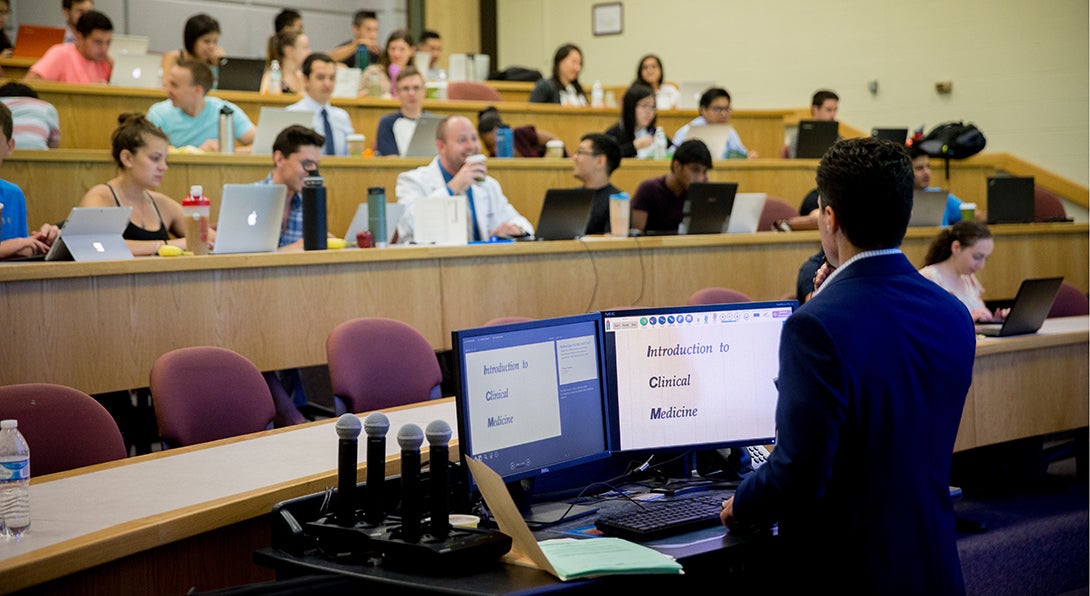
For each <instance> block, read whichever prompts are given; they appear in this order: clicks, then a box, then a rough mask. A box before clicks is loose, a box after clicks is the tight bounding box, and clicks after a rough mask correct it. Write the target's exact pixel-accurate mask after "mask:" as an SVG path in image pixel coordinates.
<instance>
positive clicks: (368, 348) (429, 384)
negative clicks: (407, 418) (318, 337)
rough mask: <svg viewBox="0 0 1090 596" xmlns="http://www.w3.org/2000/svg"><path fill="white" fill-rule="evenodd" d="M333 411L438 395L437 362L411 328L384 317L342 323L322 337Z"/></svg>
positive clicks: (358, 409) (368, 408) (386, 405)
mask: <svg viewBox="0 0 1090 596" xmlns="http://www.w3.org/2000/svg"><path fill="white" fill-rule="evenodd" d="M325 349H326V358H327V360H328V361H329V377H330V380H331V381H332V385H333V400H334V402H335V404H336V410H337V415H338V416H339V415H341V414H344V413H345V412H356V413H358V412H370V411H372V410H381V409H384V408H390V407H393V406H401V405H405V404H411V403H416V402H422V401H427V400H429V399H437V398H439V397H442V389H441V386H440V383H441V382H442V380H443V375H442V372H441V371H440V368H439V360H438V359H437V358H436V355H435V351H434V350H433V349H432V347H431V344H429V343H428V340H427V339H426V338H425V337H424V336H423V335H421V334H420V332H419V331H417V330H416V329H413V328H412V326H410V325H408V324H405V323H402V322H401V321H395V320H394V319H386V318H382V317H364V318H359V319H351V320H348V321H345V322H343V323H341V324H339V325H337V326H336V327H334V328H333V331H331V332H330V333H329V337H328V338H326V344H325Z"/></svg>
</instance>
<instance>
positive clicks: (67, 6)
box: [61, 0, 77, 10]
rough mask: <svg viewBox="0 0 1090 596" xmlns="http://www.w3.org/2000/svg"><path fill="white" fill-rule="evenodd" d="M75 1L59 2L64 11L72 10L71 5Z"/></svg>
mask: <svg viewBox="0 0 1090 596" xmlns="http://www.w3.org/2000/svg"><path fill="white" fill-rule="evenodd" d="M75 1H77V0H61V8H63V9H64V10H72V3H73V2H75Z"/></svg>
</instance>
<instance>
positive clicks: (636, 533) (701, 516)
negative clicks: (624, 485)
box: [594, 491, 730, 542]
mask: <svg viewBox="0 0 1090 596" xmlns="http://www.w3.org/2000/svg"><path fill="white" fill-rule="evenodd" d="M729 496H730V493H723V492H721V491H712V492H710V493H708V494H702V495H696V496H693V497H688V498H682V499H669V500H661V501H644V502H641V503H640V506H642V508H641V507H639V506H635V504H633V506H632V507H630V508H627V509H625V510H624V511H623V512H619V513H613V512H610V513H605V514H600V515H599V517H598V520H597V521H596V522H595V523H594V525H595V526H597V527H598V529H599V530H601V531H602V533H603V534H605V535H606V536H616V537H618V538H624V539H626V540H632V541H636V542H645V541H648V540H656V539H659V538H665V537H667V536H674V535H677V534H684V533H686V532H691V531H693V530H700V529H702V528H707V527H711V526H716V525H719V523H720V521H719V512H720V511H722V509H723V500H724V499H726V498H727V497H729Z"/></svg>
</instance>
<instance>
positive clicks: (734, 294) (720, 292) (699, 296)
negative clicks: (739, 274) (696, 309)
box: [689, 288, 751, 304]
mask: <svg viewBox="0 0 1090 596" xmlns="http://www.w3.org/2000/svg"><path fill="white" fill-rule="evenodd" d="M750 301H751V300H750V297H749V296H746V295H745V294H743V293H741V292H739V291H738V290H732V289H730V288H701V289H699V290H697V291H696V292H693V295H692V296H689V304H731V303H733V302H750Z"/></svg>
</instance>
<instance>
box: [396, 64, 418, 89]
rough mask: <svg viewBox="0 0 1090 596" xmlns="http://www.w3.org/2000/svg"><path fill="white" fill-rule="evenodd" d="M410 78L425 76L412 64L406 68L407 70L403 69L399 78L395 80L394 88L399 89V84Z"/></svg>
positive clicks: (398, 75) (398, 74)
mask: <svg viewBox="0 0 1090 596" xmlns="http://www.w3.org/2000/svg"><path fill="white" fill-rule="evenodd" d="M409 77H420V78H424V75H422V74H420V71H419V70H416V67H415V66H413V65H411V64H410V65H408V66H406V67H405V68H402V69H401V72H399V73H397V78H396V79H394V87H397V84H398V83H400V82H401V81H403V80H405V79H407V78H409Z"/></svg>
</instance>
